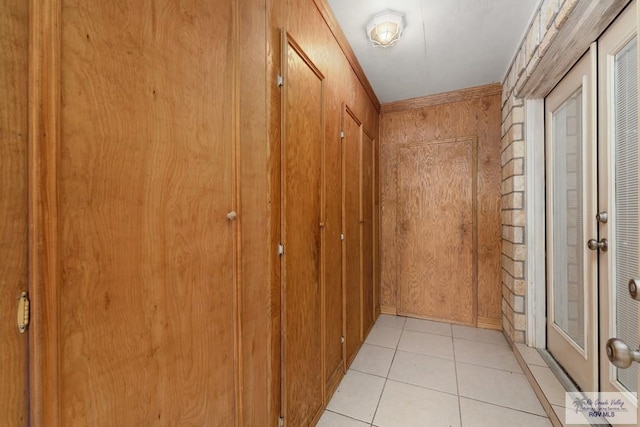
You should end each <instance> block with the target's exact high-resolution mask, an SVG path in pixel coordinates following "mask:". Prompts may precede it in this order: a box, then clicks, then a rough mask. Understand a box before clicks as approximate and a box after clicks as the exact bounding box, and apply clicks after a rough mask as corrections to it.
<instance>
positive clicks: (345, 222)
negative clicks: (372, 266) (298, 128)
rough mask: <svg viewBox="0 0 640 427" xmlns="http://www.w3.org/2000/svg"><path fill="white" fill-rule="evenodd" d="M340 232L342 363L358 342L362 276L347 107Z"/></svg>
mask: <svg viewBox="0 0 640 427" xmlns="http://www.w3.org/2000/svg"><path fill="white" fill-rule="evenodd" d="M342 129H343V130H342V131H343V132H344V136H343V138H342V167H343V173H342V176H343V181H342V182H343V184H342V185H343V194H342V206H343V207H342V233H343V235H344V240H343V246H342V247H343V254H344V255H343V262H342V265H343V277H344V280H343V288H344V292H343V294H344V310H345V311H344V316H343V317H344V322H345V363H346V366H347V367H348V365H349V364H350V363H351V361H352V360H353V358H354V357H355V355H356V352H357V350H358V348H359V347H360V343H361V342H362V276H361V271H360V270H361V265H360V262H361V260H360V139H361V126H360V121H358V119H357V118H356V117H355V116H354V114H353V113H352V112H351V110H350V109H349V108H345V111H344V113H343V117H342Z"/></svg>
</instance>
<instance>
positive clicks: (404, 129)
mask: <svg viewBox="0 0 640 427" xmlns="http://www.w3.org/2000/svg"><path fill="white" fill-rule="evenodd" d="M500 101H501V100H500V95H492V96H488V97H483V98H476V99H471V100H465V101H458V102H450V103H446V104H442V105H435V106H429V107H424V108H418V109H411V110H407V111H400V112H395V113H383V114H382V115H381V122H380V138H381V139H380V156H379V157H380V197H381V200H380V204H381V208H380V212H381V218H380V221H381V224H380V227H381V230H380V233H381V241H380V257H381V259H380V268H381V272H380V275H381V276H380V278H381V289H380V304H381V306H382V307H384V309H385V310H387V311H390V312H392V311H393V307H397V300H396V291H397V288H396V274H397V273H398V269H397V268H396V251H397V248H396V208H397V203H398V202H397V185H396V184H397V183H396V177H397V173H398V160H397V150H398V147H399V146H401V145H403V144H407V143H410V142H416V141H434V140H444V139H455V138H462V137H470V136H475V137H477V141H478V174H477V208H478V213H477V224H478V227H477V230H478V255H477V259H478V264H477V271H478V302H477V305H478V316H481V317H485V318H490V319H501V301H500V300H501V285H500V252H501V250H500V245H501V231H500V227H501V226H500V222H501V219H500V207H501V202H500V201H501V198H500V197H501V196H500V183H501V173H500V121H501V112H500Z"/></svg>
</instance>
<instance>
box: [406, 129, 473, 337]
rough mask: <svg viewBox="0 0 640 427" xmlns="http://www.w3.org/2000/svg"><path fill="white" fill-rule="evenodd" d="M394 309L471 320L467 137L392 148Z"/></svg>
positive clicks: (470, 199)
mask: <svg viewBox="0 0 640 427" xmlns="http://www.w3.org/2000/svg"><path fill="white" fill-rule="evenodd" d="M398 156H399V161H398V181H397V185H398V203H397V206H398V212H397V227H398V234H397V243H396V245H397V250H398V254H397V257H398V261H397V262H398V294H399V295H398V302H399V305H398V312H399V314H405V315H412V316H417V317H424V318H429V319H438V320H446V321H452V322H457V323H464V324H474V323H475V321H476V272H475V269H476V265H475V263H476V261H475V256H476V250H475V247H476V243H475V198H476V196H475V194H476V191H475V187H476V166H475V165H476V141H475V138H469V139H456V140H446V141H434V142H426V143H417V144H412V145H406V146H402V147H401V148H400V151H399V153H398Z"/></svg>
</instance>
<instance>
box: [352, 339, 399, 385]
mask: <svg viewBox="0 0 640 427" xmlns="http://www.w3.org/2000/svg"><path fill="white" fill-rule="evenodd" d="M395 352H396V350H395V349H393V348H387V347H380V346H377V345H371V344H362V347H361V348H360V351H358V355H357V356H356V358H355V360H354V361H353V363H352V364H351V367H350V368H349V369H354V370H356V371H360V372H364V373H367V374H372V375H378V376H380V377H385V378H386V376H387V374H389V368H390V367H391V361H392V360H393V355H394V354H395Z"/></svg>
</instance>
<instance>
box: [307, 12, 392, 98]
mask: <svg viewBox="0 0 640 427" xmlns="http://www.w3.org/2000/svg"><path fill="white" fill-rule="evenodd" d="M313 1H314V3H315V4H316V6H317V7H318V10H319V11H320V14H321V15H322V18H323V19H324V21H325V22H326V24H327V27H329V30H331V33H333V37H334V38H335V40H336V42H337V43H338V45H339V46H340V49H342V52H343V53H344V56H345V57H346V58H347V60H348V61H349V64H350V65H351V69H352V70H353V72H354V73H355V75H356V76H357V77H358V80H359V81H360V84H361V85H362V87H363V88H364V90H365V91H366V92H367V95H368V96H369V99H370V100H371V103H372V104H373V107H374V108H376V109H377V110H380V101H379V100H378V97H377V95H376V93H375V92H374V90H373V87H372V86H371V83H369V80H368V79H367V76H366V75H365V73H364V70H363V69H362V66H361V65H360V62H359V61H358V58H357V57H356V54H355V53H354V52H353V49H352V48H351V45H350V44H349V42H348V41H347V37H346V36H345V35H344V32H343V31H342V28H341V27H340V24H338V20H337V19H336V17H335V15H334V14H333V11H332V10H331V7H330V6H329V4H328V3H327V1H326V0H313Z"/></svg>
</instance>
